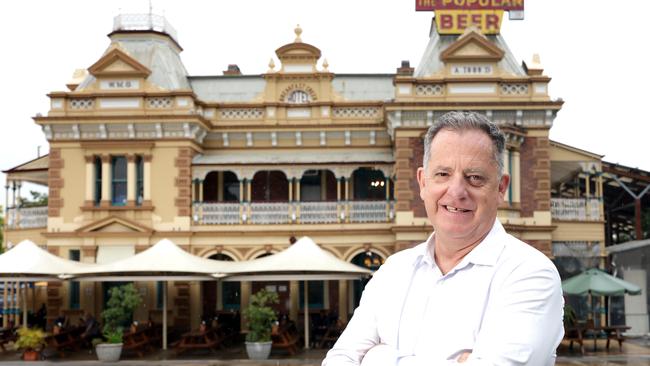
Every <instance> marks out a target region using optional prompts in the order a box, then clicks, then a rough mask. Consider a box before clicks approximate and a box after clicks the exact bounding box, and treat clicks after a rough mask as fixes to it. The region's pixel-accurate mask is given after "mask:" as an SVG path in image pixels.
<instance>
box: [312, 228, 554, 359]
mask: <svg viewBox="0 0 650 366" xmlns="http://www.w3.org/2000/svg"><path fill="white" fill-rule="evenodd" d="M434 240H435V234H434V235H432V237H431V238H430V239H429V240H428V241H427V242H425V243H422V244H420V245H418V246H417V247H415V248H412V249H408V250H404V251H401V252H399V253H396V254H394V255H392V256H391V257H390V258H388V260H387V261H386V263H385V264H384V265H382V266H381V268H380V269H379V270H378V271H377V272H376V273H375V274H374V276H373V278H372V280H370V282H369V283H368V285H367V286H366V288H365V290H364V292H363V296H362V298H361V304H360V305H359V307H358V308H357V309H356V310H355V312H354V316H353V317H352V319H351V320H350V322H349V324H348V326H347V328H346V329H345V331H344V332H343V334H342V335H341V337H340V338H339V340H338V341H337V342H336V344H335V345H334V347H333V348H332V349H331V350H330V351H329V352H328V354H327V356H326V358H325V360H324V361H323V366H339V365H341V366H342V365H359V364H361V360H362V359H363V357H364V355H365V354H366V352H368V350H369V349H371V348H372V347H374V346H376V345H379V344H385V345H386V346H387V348H389V349H391V350H394V351H393V352H391V353H390V355H384V356H382V359H383V360H385V361H387V362H385V363H383V364H385V365H399V366H405V365H409V366H410V365H418V366H420V365H427V366H438V365H447V364H456V359H457V358H458V356H459V355H460V354H462V353H463V352H465V351H470V352H471V356H470V357H469V359H468V360H467V361H466V362H465V363H464V364H465V365H468V366H470V365H530V366H551V365H553V364H554V362H555V349H556V348H557V346H558V345H559V344H560V341H561V340H562V337H563V335H564V328H563V323H562V314H563V313H562V307H563V298H562V289H561V285H560V277H559V275H558V272H557V269H556V268H555V266H554V264H553V263H552V262H551V261H550V260H549V259H548V258H547V257H546V256H545V255H544V254H542V253H541V252H539V251H538V250H536V249H535V248H533V247H531V246H530V245H528V244H526V243H524V242H522V241H520V240H518V239H516V238H515V237H513V236H511V235H509V234H507V233H506V232H505V230H504V229H503V226H502V225H501V224H500V223H499V221H498V220H497V221H496V222H495V224H494V226H493V227H492V229H491V231H490V233H489V234H488V235H487V236H486V237H485V239H484V240H483V241H482V242H481V243H480V244H479V245H477V246H476V247H475V248H474V249H473V250H472V251H471V252H470V253H469V254H467V255H466V256H465V258H463V259H462V260H461V261H460V262H459V263H458V264H457V265H456V266H455V267H454V268H453V269H452V270H451V271H449V272H448V273H447V274H445V275H443V274H442V273H441V272H440V269H439V268H438V267H437V265H436V263H435V261H434V260H433V241H434ZM389 359H390V361H388V360H389ZM364 366H365V364H364Z"/></svg>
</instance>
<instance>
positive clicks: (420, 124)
mask: <svg viewBox="0 0 650 366" xmlns="http://www.w3.org/2000/svg"><path fill="white" fill-rule="evenodd" d="M445 112H447V111H444V110H443V111H441V110H429V111H426V110H425V111H422V110H417V111H409V110H397V111H395V110H393V111H387V112H386V117H387V118H386V122H387V123H386V125H387V129H388V134H389V135H390V136H391V139H393V140H394V138H395V129H397V128H422V129H425V128H428V127H429V126H431V125H432V124H433V122H434V121H435V120H436V119H437V118H438V117H440V116H441V115H442V114H444V113H445ZM474 112H477V113H482V114H484V115H486V116H487V118H489V119H490V120H492V121H494V122H495V123H496V124H498V125H500V126H521V127H548V128H550V127H551V126H552V125H553V120H554V119H555V115H556V113H557V112H556V111H555V110H552V109H545V110H497V111H492V110H474Z"/></svg>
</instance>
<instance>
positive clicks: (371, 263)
mask: <svg viewBox="0 0 650 366" xmlns="http://www.w3.org/2000/svg"><path fill="white" fill-rule="evenodd" d="M351 262H352V263H353V264H356V265H357V266H359V267H363V268H367V269H370V270H372V271H376V270H378V269H379V267H381V265H382V264H384V257H382V256H381V255H379V254H378V253H376V252H373V251H370V250H368V251H365V252H363V253H359V254H357V255H355V256H354V258H352V260H351ZM368 281H369V279H367V278H362V279H359V280H355V281H354V286H353V290H352V291H353V301H354V307H355V308H356V307H357V306H359V302H360V301H361V294H362V293H363V289H364V288H365V287H366V284H367V283H368Z"/></svg>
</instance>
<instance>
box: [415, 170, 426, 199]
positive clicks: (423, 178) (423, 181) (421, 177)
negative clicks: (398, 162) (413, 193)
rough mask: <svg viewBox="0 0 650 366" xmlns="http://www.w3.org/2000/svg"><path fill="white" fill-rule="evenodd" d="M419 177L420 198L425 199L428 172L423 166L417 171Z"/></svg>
mask: <svg viewBox="0 0 650 366" xmlns="http://www.w3.org/2000/svg"><path fill="white" fill-rule="evenodd" d="M416 176H417V179H418V185H419V186H420V198H421V199H422V200H424V194H423V192H424V188H425V187H426V185H427V180H426V174H425V171H424V168H423V167H419V168H418V171H417V173H416Z"/></svg>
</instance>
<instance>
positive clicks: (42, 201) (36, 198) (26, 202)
mask: <svg viewBox="0 0 650 366" xmlns="http://www.w3.org/2000/svg"><path fill="white" fill-rule="evenodd" d="M29 194H30V195H31V196H32V198H22V197H21V198H20V207H42V206H47V200H48V197H47V193H41V192H38V191H29Z"/></svg>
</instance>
